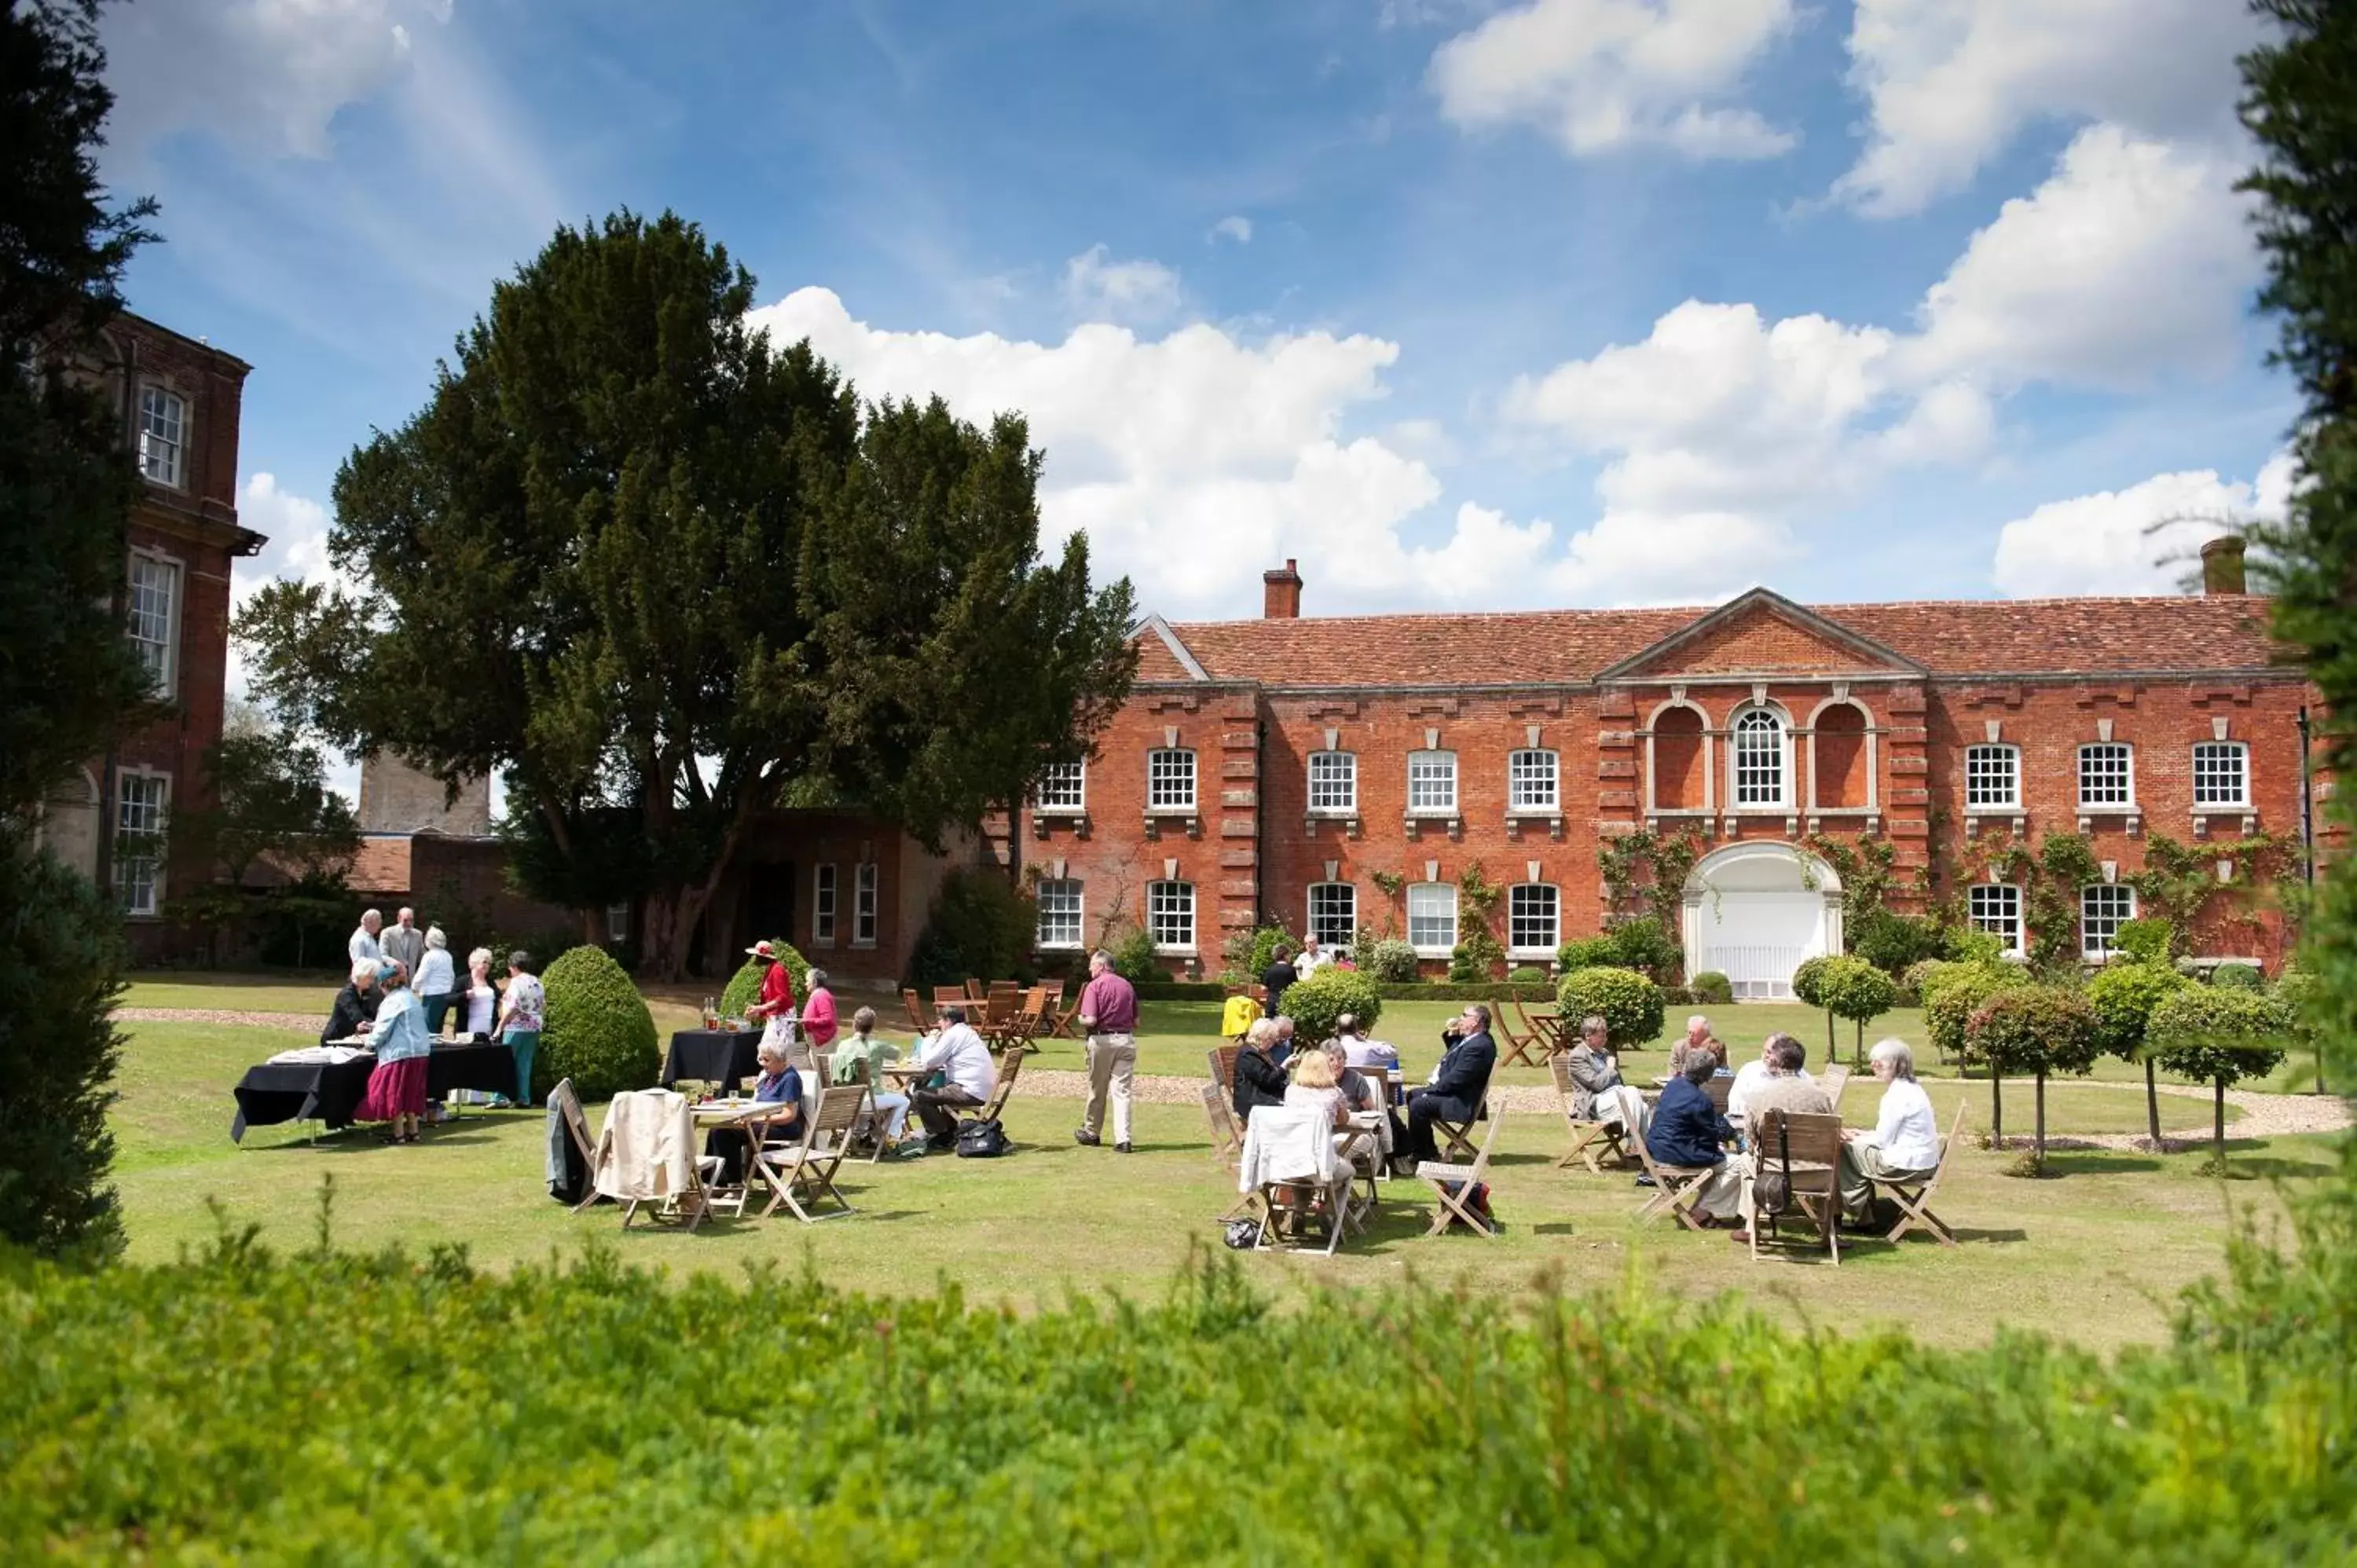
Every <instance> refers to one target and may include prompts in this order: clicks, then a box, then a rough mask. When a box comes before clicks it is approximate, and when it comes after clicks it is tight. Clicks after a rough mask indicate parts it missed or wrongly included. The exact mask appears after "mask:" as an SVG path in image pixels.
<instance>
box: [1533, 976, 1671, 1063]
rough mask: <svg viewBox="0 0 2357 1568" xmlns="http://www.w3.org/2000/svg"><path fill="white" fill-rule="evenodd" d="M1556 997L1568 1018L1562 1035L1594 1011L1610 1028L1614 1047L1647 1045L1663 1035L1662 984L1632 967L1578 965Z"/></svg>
mask: <svg viewBox="0 0 2357 1568" xmlns="http://www.w3.org/2000/svg"><path fill="white" fill-rule="evenodd" d="M1555 997H1556V1000H1557V1001H1558V1002H1559V1003H1560V1004H1561V1005H1562V1007H1563V1016H1564V1017H1565V1019H1566V1020H1567V1024H1566V1028H1565V1031H1564V1035H1565V1038H1566V1039H1568V1038H1570V1037H1571V1035H1572V1031H1573V1030H1574V1029H1576V1028H1577V1026H1578V1024H1579V1020H1580V1019H1582V1018H1585V1017H1587V1015H1589V1014H1591V1013H1594V1014H1598V1015H1601V1016H1602V1018H1603V1019H1604V1023H1605V1026H1606V1027H1607V1028H1608V1029H1609V1030H1610V1031H1611V1036H1610V1037H1611V1043H1612V1047H1613V1048H1614V1049H1615V1050H1618V1049H1620V1048H1621V1047H1626V1046H1648V1045H1651V1044H1652V1043H1653V1042H1654V1041H1655V1040H1658V1039H1660V1038H1661V1037H1662V1009H1663V999H1662V988H1661V987H1660V986H1658V985H1656V984H1654V983H1652V981H1650V980H1648V979H1646V978H1645V977H1644V976H1643V975H1641V974H1639V973H1638V972H1636V971H1635V970H1633V969H1607V968H1601V967H1599V968H1594V969H1579V970H1574V971H1573V972H1571V973H1569V974H1566V975H1565V976H1564V977H1563V983H1562V984H1560V985H1559V986H1557V987H1556V988H1555Z"/></svg>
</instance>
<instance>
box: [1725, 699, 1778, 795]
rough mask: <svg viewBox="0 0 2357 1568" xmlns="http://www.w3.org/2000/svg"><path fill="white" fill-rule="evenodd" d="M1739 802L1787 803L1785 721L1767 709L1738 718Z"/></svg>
mask: <svg viewBox="0 0 2357 1568" xmlns="http://www.w3.org/2000/svg"><path fill="white" fill-rule="evenodd" d="M1735 803H1736V804H1737V805H1738V806H1781V805H1782V804H1783V803H1784V725H1783V723H1782V721H1781V720H1780V719H1778V718H1777V717H1776V715H1775V714H1771V713H1769V712H1767V711H1765V710H1764V709H1760V708H1754V709H1752V710H1751V711H1750V712H1749V713H1748V714H1744V715H1743V716H1742V717H1741V718H1739V719H1738V720H1736V721H1735Z"/></svg>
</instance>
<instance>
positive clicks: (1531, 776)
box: [1506, 746, 1563, 815]
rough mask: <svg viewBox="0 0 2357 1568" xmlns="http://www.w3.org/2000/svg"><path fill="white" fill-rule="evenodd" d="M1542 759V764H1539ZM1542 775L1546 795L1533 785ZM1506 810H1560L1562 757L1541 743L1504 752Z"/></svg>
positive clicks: (1551, 812)
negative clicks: (1541, 765) (1541, 796)
mask: <svg viewBox="0 0 2357 1568" xmlns="http://www.w3.org/2000/svg"><path fill="white" fill-rule="evenodd" d="M1542 759H1543V760H1544V765H1545V766H1544V769H1542V768H1540V766H1539V764H1540V761H1541V760H1542ZM1542 776H1544V779H1545V780H1546V799H1544V800H1540V799H1539V798H1538V794H1537V791H1536V789H1535V788H1534V786H1535V785H1536V784H1537V782H1538V780H1539V779H1540V778H1541V777H1542ZM1506 810H1507V811H1509V812H1521V811H1530V812H1535V813H1538V814H1540V815H1552V814H1554V813H1555V812H1557V811H1562V810H1563V758H1562V757H1560V756H1558V755H1557V754H1556V753H1555V751H1554V750H1553V749H1551V748H1549V747H1545V746H1523V747H1520V748H1518V749H1516V750H1513V751H1510V752H1508V753H1507V754H1506Z"/></svg>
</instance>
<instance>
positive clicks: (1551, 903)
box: [1506, 882, 1563, 959]
mask: <svg viewBox="0 0 2357 1568" xmlns="http://www.w3.org/2000/svg"><path fill="white" fill-rule="evenodd" d="M1542 893H1544V894H1545V895H1546V897H1545V899H1544V903H1545V904H1546V906H1547V912H1546V917H1545V918H1546V928H1547V936H1546V940H1544V941H1537V942H1524V941H1517V940H1515V937H1516V935H1517V933H1518V932H1519V931H1520V929H1521V928H1522V927H1523V926H1524V925H1525V924H1531V923H1534V922H1535V921H1536V920H1537V919H1538V918H1539V917H1537V916H1535V915H1524V914H1522V913H1520V912H1519V911H1518V910H1517V908H1516V906H1517V905H1520V904H1523V903H1537V902H1540V901H1541V900H1539V899H1538V898H1537V897H1536V895H1538V894H1542ZM1561 946H1563V889H1562V888H1560V887H1557V886H1555V884H1554V883H1552V882H1518V883H1516V884H1515V885H1514V886H1512V887H1509V888H1507V889H1506V951H1507V953H1508V954H1509V955H1510V956H1512V957H1515V958H1544V959H1552V958H1554V957H1555V950H1556V949H1558V948H1560V947H1561Z"/></svg>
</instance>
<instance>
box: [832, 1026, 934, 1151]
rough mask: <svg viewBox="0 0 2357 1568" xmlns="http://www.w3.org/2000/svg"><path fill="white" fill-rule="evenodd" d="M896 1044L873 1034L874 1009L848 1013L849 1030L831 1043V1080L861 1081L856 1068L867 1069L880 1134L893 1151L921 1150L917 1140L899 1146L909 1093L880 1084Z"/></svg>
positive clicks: (896, 1053) (905, 1126) (896, 1052)
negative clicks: (880, 1124)
mask: <svg viewBox="0 0 2357 1568" xmlns="http://www.w3.org/2000/svg"><path fill="white" fill-rule="evenodd" d="M899 1057H900V1047H898V1046H896V1045H893V1044H891V1043H890V1042H889V1041H886V1040H879V1039H877V1037H876V1009H875V1008H873V1007H862V1008H861V1009H860V1010H859V1011H858V1012H856V1013H854V1014H853V1015H851V1033H850V1034H848V1035H846V1036H841V1037H840V1038H838V1039H837V1040H836V1041H835V1045H834V1081H835V1082H836V1083H837V1084H853V1083H857V1082H859V1081H861V1079H860V1069H861V1068H862V1067H865V1068H866V1069H867V1077H866V1083H867V1085H868V1089H867V1099H868V1103H869V1104H871V1105H873V1106H874V1107H875V1108H876V1114H877V1115H878V1116H880V1117H882V1118H883V1119H884V1126H883V1138H884V1141H885V1142H887V1143H888V1144H892V1145H893V1148H894V1152H895V1153H909V1154H922V1153H923V1152H924V1146H923V1145H922V1144H917V1145H915V1146H914V1147H913V1148H910V1149H906V1150H903V1149H902V1148H901V1147H900V1144H901V1141H902V1134H903V1133H906V1132H907V1130H908V1124H909V1097H908V1096H907V1095H905V1094H896V1093H894V1092H893V1091H892V1090H888V1089H886V1088H884V1087H883V1083H884V1065H885V1064H886V1063H887V1062H892V1061H898V1060H899Z"/></svg>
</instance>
